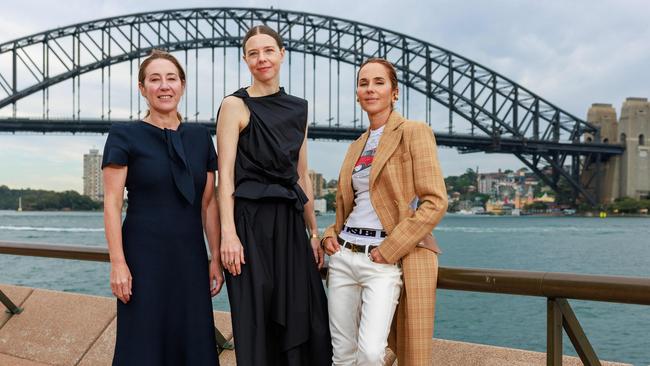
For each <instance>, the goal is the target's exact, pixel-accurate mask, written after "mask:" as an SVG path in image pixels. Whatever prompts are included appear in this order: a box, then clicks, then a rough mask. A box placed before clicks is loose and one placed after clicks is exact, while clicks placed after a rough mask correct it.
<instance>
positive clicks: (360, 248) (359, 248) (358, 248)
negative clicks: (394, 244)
mask: <svg viewBox="0 0 650 366" xmlns="http://www.w3.org/2000/svg"><path fill="white" fill-rule="evenodd" d="M336 241H338V242H339V244H340V245H341V246H342V247H343V248H348V249H350V250H351V251H352V253H364V254H365V253H370V251H371V250H373V249H375V248H378V247H379V246H378V245H358V244H354V243H350V242H349V241H347V240H343V239H342V238H341V237H340V236H337V237H336ZM366 247H367V248H368V249H367V250H368V251H367V252H366Z"/></svg>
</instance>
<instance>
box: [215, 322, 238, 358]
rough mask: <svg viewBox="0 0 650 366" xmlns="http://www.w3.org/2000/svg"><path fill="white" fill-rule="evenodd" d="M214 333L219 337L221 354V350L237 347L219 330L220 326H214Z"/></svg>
mask: <svg viewBox="0 0 650 366" xmlns="http://www.w3.org/2000/svg"><path fill="white" fill-rule="evenodd" d="M214 333H215V335H216V338H217V352H218V353H219V354H221V352H223V351H224V350H227V349H230V350H233V349H235V346H234V345H233V344H232V343H231V342H228V340H227V339H226V337H224V336H223V334H222V333H221V332H220V331H219V328H217V327H214Z"/></svg>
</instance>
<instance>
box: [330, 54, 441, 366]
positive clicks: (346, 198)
mask: <svg viewBox="0 0 650 366" xmlns="http://www.w3.org/2000/svg"><path fill="white" fill-rule="evenodd" d="M398 92H399V89H398V85H397V75H396V72H395V68H394V67H393V65H392V64H391V63H390V62H388V61H386V60H384V59H378V58H373V59H369V60H367V61H366V62H365V63H364V64H363V65H362V66H361V68H360V69H359V74H358V75H357V101H358V102H359V104H360V105H361V108H362V109H363V110H364V111H365V112H366V113H367V115H368V120H369V121H370V126H369V129H368V130H367V131H366V132H365V133H363V134H362V135H361V136H360V137H359V138H358V139H357V140H356V141H355V142H353V143H352V144H351V145H350V147H349V149H348V151H347V154H346V157H345V160H344V161H343V165H342V167H341V171H340V175H339V181H338V190H337V194H336V221H335V223H334V224H333V225H332V226H330V227H329V228H327V229H326V231H325V234H324V238H323V240H322V244H323V246H324V248H325V251H326V252H327V254H328V255H330V265H329V278H328V282H329V283H328V286H329V290H328V302H329V312H330V330H331V332H332V344H333V347H334V358H333V361H334V364H335V365H348V364H355V365H381V364H382V363H383V358H384V350H385V347H386V345H387V344H388V345H389V346H390V347H391V349H393V350H395V351H396V353H397V357H398V362H399V364H400V366H411V365H429V364H430V362H431V357H432V355H431V352H432V350H431V345H432V342H431V339H432V337H433V320H434V305H435V289H436V281H437V273H438V258H437V254H438V253H439V252H440V250H439V248H438V246H437V245H436V243H435V240H434V239H433V237H432V236H431V232H432V230H433V229H434V227H435V226H436V225H437V224H438V222H439V221H440V220H441V219H442V217H443V216H444V214H445V212H446V211H447V192H446V189H445V183H444V180H443V176H442V172H441V171H440V165H439V163H438V157H437V149H436V142H435V138H434V136H433V132H432V130H431V128H430V127H429V126H427V125H426V124H424V123H420V122H414V121H409V120H406V119H405V118H404V117H402V116H401V115H400V114H399V113H398V112H397V111H395V110H394V103H395V101H397V98H398ZM395 311H396V312H397V316H396V317H393V315H394V313H395ZM393 318H394V319H393ZM389 331H390V337H389V336H388V335H389ZM387 338H388V340H387Z"/></svg>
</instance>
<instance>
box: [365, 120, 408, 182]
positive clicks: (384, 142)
mask: <svg viewBox="0 0 650 366" xmlns="http://www.w3.org/2000/svg"><path fill="white" fill-rule="evenodd" d="M403 122H404V117H402V115H401V114H399V112H397V111H393V112H392V113H391V115H390V117H388V122H386V127H385V128H384V133H383V134H382V135H381V138H380V139H379V145H378V146H377V152H376V153H375V158H374V159H373V161H372V168H371V169H370V188H371V189H372V187H373V184H374V183H375V180H376V179H377V177H378V176H379V173H380V172H381V170H382V169H383V168H384V165H386V162H387V161H388V159H389V158H390V157H391V155H393V152H394V151H395V149H396V148H397V146H398V145H399V142H400V141H401V139H402V129H401V128H398V127H399V126H400V125H401V124H402V123H403Z"/></svg>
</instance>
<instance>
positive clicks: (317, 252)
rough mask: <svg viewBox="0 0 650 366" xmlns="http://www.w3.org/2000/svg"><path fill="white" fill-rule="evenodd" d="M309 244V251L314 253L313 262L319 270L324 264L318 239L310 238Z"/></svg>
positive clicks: (323, 256) (323, 255)
mask: <svg viewBox="0 0 650 366" xmlns="http://www.w3.org/2000/svg"><path fill="white" fill-rule="evenodd" d="M310 242H311V250H312V251H313V252H314V261H315V262H316V265H317V266H318V269H321V268H323V264H324V263H325V254H324V253H323V248H321V246H320V239H318V238H311V240H310Z"/></svg>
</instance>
